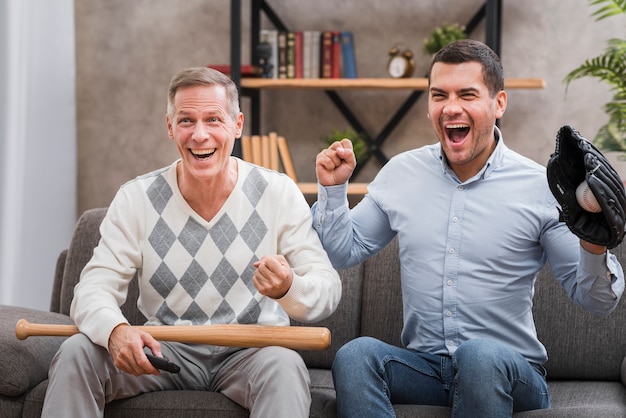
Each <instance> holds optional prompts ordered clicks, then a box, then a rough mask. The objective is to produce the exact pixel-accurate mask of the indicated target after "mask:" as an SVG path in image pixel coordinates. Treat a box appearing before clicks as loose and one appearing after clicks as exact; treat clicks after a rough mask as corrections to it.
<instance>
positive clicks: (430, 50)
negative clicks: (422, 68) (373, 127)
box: [422, 23, 467, 55]
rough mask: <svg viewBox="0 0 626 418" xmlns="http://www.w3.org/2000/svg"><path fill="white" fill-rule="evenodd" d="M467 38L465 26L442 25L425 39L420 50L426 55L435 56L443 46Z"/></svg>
mask: <svg viewBox="0 0 626 418" xmlns="http://www.w3.org/2000/svg"><path fill="white" fill-rule="evenodd" d="M465 38H467V34H466V33H465V26H461V25H459V24H458V23H452V24H447V23H446V24H443V25H441V26H439V27H437V28H435V29H434V30H433V31H432V32H431V33H430V34H429V35H428V37H427V38H426V39H424V45H423V48H422V50H423V51H424V53H426V54H431V55H432V54H436V53H437V52H439V50H440V49H441V48H443V47H444V46H446V45H448V44H450V43H452V42H454V41H458V40H461V39H465Z"/></svg>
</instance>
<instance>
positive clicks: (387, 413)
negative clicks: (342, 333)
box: [332, 337, 550, 418]
mask: <svg viewBox="0 0 626 418" xmlns="http://www.w3.org/2000/svg"><path fill="white" fill-rule="evenodd" d="M332 371H333V380H334V383H335V390H336V391H337V414H338V416H339V417H342V418H343V417H358V418H363V417H375V418H381V417H393V416H395V413H394V410H393V406H392V405H393V404H418V405H438V406H448V407H451V408H452V417H458V418H460V417H469V418H476V417H481V418H489V417H494V418H503V417H510V416H511V415H512V414H513V412H518V411H528V410H531V409H544V408H549V407H550V394H549V392H548V385H547V383H546V380H545V371H544V369H543V367H541V366H540V365H537V364H532V363H529V362H528V361H527V360H526V359H525V358H524V357H522V356H521V355H520V354H519V353H517V352H515V351H514V350H511V349H510V348H508V347H506V346H504V345H502V344H499V343H497V342H495V341H491V340H486V339H476V340H471V341H468V342H466V343H464V344H462V345H461V346H459V347H458V349H457V350H456V351H455V353H454V354H453V355H452V356H440V355H432V354H427V353H421V352H417V351H414V350H407V349H405V348H400V347H396V346H393V345H389V344H387V343H384V342H382V341H379V340H376V339H374V338H371V337H361V338H357V339H355V340H352V341H350V342H349V343H347V344H346V345H344V346H343V347H342V348H341V349H340V350H339V351H338V352H337V355H336V357H335V361H334V363H333V368H332Z"/></svg>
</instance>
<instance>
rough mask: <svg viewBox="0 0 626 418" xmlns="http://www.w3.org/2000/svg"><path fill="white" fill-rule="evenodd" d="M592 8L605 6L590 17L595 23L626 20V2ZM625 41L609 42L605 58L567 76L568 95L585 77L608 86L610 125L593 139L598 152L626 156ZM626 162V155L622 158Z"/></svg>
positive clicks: (604, 0) (602, 1)
mask: <svg viewBox="0 0 626 418" xmlns="http://www.w3.org/2000/svg"><path fill="white" fill-rule="evenodd" d="M589 4H590V5H592V6H596V5H603V7H602V8H600V9H598V10H597V11H595V12H594V13H592V14H591V16H595V17H596V21H600V20H603V19H606V18H608V17H611V16H616V15H620V14H621V15H622V16H626V0H589ZM625 56H626V39H617V38H613V39H610V40H609V41H608V43H607V47H606V49H605V51H604V53H603V54H601V55H598V56H597V57H595V58H591V59H588V60H586V61H585V62H584V63H583V64H582V65H580V66H579V67H578V68H576V69H574V70H572V71H571V72H570V73H569V74H567V76H565V80H564V81H565V84H566V91H567V87H569V85H570V83H571V82H572V81H574V80H577V79H579V78H583V77H595V78H597V79H598V80H600V81H602V82H604V83H606V84H608V85H609V86H610V87H611V90H612V91H613V99H612V100H611V101H610V102H608V103H607V104H606V105H605V106H604V109H605V112H606V114H607V115H608V116H609V121H608V122H607V124H606V125H604V126H602V127H601V128H600V130H599V131H598V133H597V134H596V136H595V138H594V142H595V143H596V144H597V146H598V148H601V149H603V150H606V151H617V152H621V153H626V60H625V59H624V57H625ZM621 158H622V159H626V155H622V156H621Z"/></svg>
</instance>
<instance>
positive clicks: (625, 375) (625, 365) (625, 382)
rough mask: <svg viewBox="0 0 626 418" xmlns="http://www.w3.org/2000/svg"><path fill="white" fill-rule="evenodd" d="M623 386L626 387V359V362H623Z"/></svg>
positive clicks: (625, 358)
mask: <svg viewBox="0 0 626 418" xmlns="http://www.w3.org/2000/svg"><path fill="white" fill-rule="evenodd" d="M621 371H622V384H623V385H624V386H626V357H624V360H623V361H622V369H621Z"/></svg>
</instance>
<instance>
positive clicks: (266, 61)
mask: <svg viewBox="0 0 626 418" xmlns="http://www.w3.org/2000/svg"><path fill="white" fill-rule="evenodd" d="M256 52H257V55H258V57H259V68H260V69H261V77H263V78H272V76H273V70H274V64H272V60H271V59H272V45H271V44H270V43H269V42H260V43H259V44H258V45H257V46H256Z"/></svg>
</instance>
